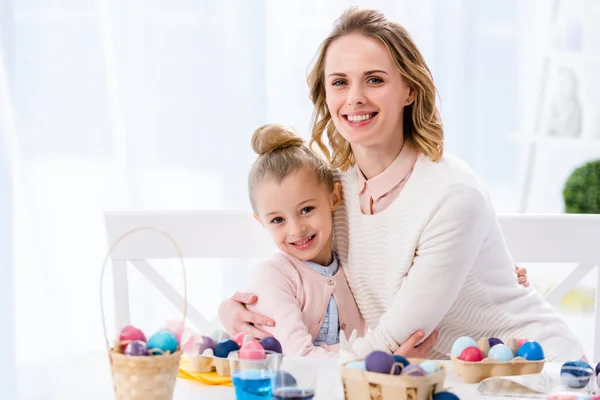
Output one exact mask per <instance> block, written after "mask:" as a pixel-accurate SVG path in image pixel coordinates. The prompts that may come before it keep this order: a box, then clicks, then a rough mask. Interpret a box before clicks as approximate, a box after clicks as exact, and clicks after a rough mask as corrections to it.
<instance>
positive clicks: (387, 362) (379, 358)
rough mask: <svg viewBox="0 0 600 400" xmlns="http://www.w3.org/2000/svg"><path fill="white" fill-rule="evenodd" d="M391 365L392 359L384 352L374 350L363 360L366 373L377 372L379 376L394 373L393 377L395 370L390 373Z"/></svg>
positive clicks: (392, 363)
mask: <svg viewBox="0 0 600 400" xmlns="http://www.w3.org/2000/svg"><path fill="white" fill-rule="evenodd" d="M393 365H394V358H393V357H392V356H391V355H390V354H388V353H386V352H385V351H379V350H376V351H374V352H372V353H371V354H369V355H368V356H367V357H366V358H365V366H366V368H367V371H370V372H378V373H380V374H388V375H389V374H390V373H391V372H394V375H396V374H395V372H396V368H394V371H392V366H393Z"/></svg>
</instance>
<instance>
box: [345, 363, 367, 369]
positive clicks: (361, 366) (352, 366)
mask: <svg viewBox="0 0 600 400" xmlns="http://www.w3.org/2000/svg"><path fill="white" fill-rule="evenodd" d="M346 368H350V369H360V370H362V371H366V370H367V366H366V365H365V362H364V361H352V362H349V363H348V364H346Z"/></svg>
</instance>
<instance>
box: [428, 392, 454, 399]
mask: <svg viewBox="0 0 600 400" xmlns="http://www.w3.org/2000/svg"><path fill="white" fill-rule="evenodd" d="M433 400H460V399H459V398H458V396H457V395H455V394H454V393H450V392H438V393H436V394H434V395H433Z"/></svg>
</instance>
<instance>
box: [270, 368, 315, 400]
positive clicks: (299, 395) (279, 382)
mask: <svg viewBox="0 0 600 400" xmlns="http://www.w3.org/2000/svg"><path fill="white" fill-rule="evenodd" d="M283 364H284V365H283V366H282V367H281V368H280V369H279V370H277V371H274V372H273V375H272V378H271V379H272V391H273V400H312V398H313V396H314V395H315V385H316V380H317V379H316V378H317V376H318V371H319V368H318V364H315V363H314V362H312V361H311V359H310V358H306V359H303V360H297V359H296V360H285V361H284V363H283Z"/></svg>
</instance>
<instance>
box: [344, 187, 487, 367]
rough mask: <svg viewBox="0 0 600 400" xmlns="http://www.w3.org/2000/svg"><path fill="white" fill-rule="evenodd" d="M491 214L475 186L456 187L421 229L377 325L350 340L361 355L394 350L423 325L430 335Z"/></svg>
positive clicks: (469, 265)
mask: <svg viewBox="0 0 600 400" xmlns="http://www.w3.org/2000/svg"><path fill="white" fill-rule="evenodd" d="M490 215H492V214H491V213H490V211H489V210H488V206H487V203H486V200H485V198H484V196H483V194H482V193H481V192H480V191H478V190H477V189H475V188H471V187H460V188H455V192H454V193H453V194H451V195H450V196H449V197H448V198H446V199H444V201H443V202H442V203H441V204H440V205H439V207H438V209H437V212H436V213H435V214H434V215H433V217H432V218H431V220H430V221H429V223H428V225H427V226H426V227H425V229H424V230H423V232H422V234H421V239H420V242H419V244H418V247H417V250H416V252H415V257H414V259H413V265H412V266H411V268H410V270H409V272H408V274H407V275H406V277H405V279H404V283H403V284H402V286H401V288H400V289H399V290H398V292H397V293H396V294H395V295H394V298H393V299H392V302H391V304H390V307H389V308H388V309H387V311H386V312H384V313H383V315H382V316H381V319H380V320H379V325H378V326H377V327H376V328H375V329H374V330H372V331H371V332H369V333H367V335H366V336H365V337H364V338H358V339H357V340H356V341H355V342H354V344H353V345H352V350H353V351H354V353H355V354H356V355H357V356H358V357H364V356H365V355H367V354H368V353H370V352H371V351H372V350H375V349H377V350H383V349H386V348H387V349H389V350H390V351H395V350H396V349H397V348H398V344H401V343H404V342H405V341H406V340H407V339H408V338H409V337H410V335H411V334H412V333H413V332H415V331H417V330H419V329H422V330H424V331H425V334H426V336H429V335H430V334H431V332H432V331H433V330H434V329H435V328H436V327H437V326H438V325H439V323H440V322H441V320H442V318H443V317H444V316H445V315H446V313H447V312H448V311H449V310H450V307H451V306H452V305H453V304H454V301H455V300H456V299H457V297H458V294H459V292H460V290H461V288H462V287H463V284H464V282H465V279H466V277H467V275H468V273H469V271H470V270H471V268H472V266H473V263H474V261H475V259H476V257H477V254H478V253H479V250H480V248H481V245H482V243H483V238H484V237H485V233H486V231H487V230H488V229H489V227H490V224H492V223H493V221H492V219H491V218H490Z"/></svg>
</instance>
